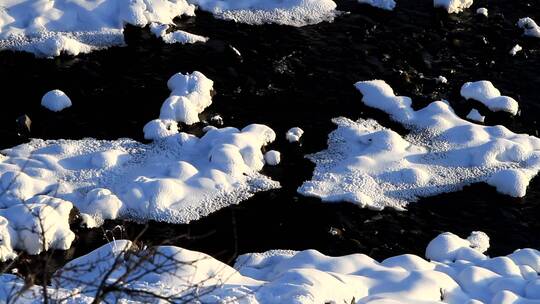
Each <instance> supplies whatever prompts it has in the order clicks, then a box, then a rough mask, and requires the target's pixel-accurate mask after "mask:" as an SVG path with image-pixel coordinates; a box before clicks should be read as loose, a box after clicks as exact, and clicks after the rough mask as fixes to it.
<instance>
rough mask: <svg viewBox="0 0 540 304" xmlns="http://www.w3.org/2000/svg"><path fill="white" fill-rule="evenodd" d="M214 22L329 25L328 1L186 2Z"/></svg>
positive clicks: (333, 7) (332, 4)
mask: <svg viewBox="0 0 540 304" xmlns="http://www.w3.org/2000/svg"><path fill="white" fill-rule="evenodd" d="M188 1H189V2H190V3H193V4H196V5H197V6H198V7H199V9H202V10H204V11H207V12H210V13H212V14H214V16H216V17H218V18H222V19H225V20H232V21H235V22H240V23H247V24H253V25H255V24H265V23H277V24H282V25H290V26H304V25H309V24H316V23H320V22H324V21H332V20H333V19H334V17H335V16H336V14H337V11H336V6H337V5H336V3H335V2H334V1H332V0H243V1H238V0H188Z"/></svg>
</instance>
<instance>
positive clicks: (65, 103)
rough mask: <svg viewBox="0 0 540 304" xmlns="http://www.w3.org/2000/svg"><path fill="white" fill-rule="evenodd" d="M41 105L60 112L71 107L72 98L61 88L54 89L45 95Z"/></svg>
mask: <svg viewBox="0 0 540 304" xmlns="http://www.w3.org/2000/svg"><path fill="white" fill-rule="evenodd" d="M41 105H42V106H43V107H45V108H47V109H49V110H51V111H53V112H60V111H62V110H63V109H65V108H69V107H71V99H69V97H68V96H67V95H66V93H64V92H62V91H60V90H52V91H49V92H47V93H46V94H45V95H43V98H41Z"/></svg>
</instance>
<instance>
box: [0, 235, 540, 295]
mask: <svg viewBox="0 0 540 304" xmlns="http://www.w3.org/2000/svg"><path fill="white" fill-rule="evenodd" d="M488 247H489V238H488V236H487V235H486V234H484V233H482V232H473V233H472V234H471V236H469V237H468V238H467V239H462V238H460V237H459V236H457V235H454V234H452V233H443V234H441V235H439V236H437V237H436V238H435V239H434V240H433V241H431V242H430V243H429V245H428V246H427V249H426V256H427V258H428V259H430V260H425V259H423V258H421V257H419V256H416V255H412V254H404V255H398V256H394V257H390V258H388V259H386V260H383V261H382V262H378V261H376V260H374V259H372V258H371V257H369V256H367V255H365V254H351V255H347V256H340V257H330V256H326V255H324V254H322V253H320V252H318V251H316V250H304V251H290V250H271V251H267V252H263V253H248V254H244V255H241V256H239V257H238V258H237V260H236V263H235V265H234V267H230V266H228V265H227V264H224V263H222V262H220V261H218V260H216V259H214V258H212V257H210V256H208V255H206V254H204V253H200V252H196V251H191V250H187V249H182V248H179V247H174V246H159V247H155V248H151V249H142V250H141V249H137V248H135V246H133V244H132V243H131V242H130V241H126V240H120V241H115V242H113V243H109V244H107V245H104V246H102V247H100V248H98V249H96V250H94V251H92V252H91V253H89V254H87V255H85V256H82V257H80V258H77V259H75V260H73V261H71V262H69V263H68V264H66V265H65V266H64V267H63V268H61V269H60V270H58V271H57V272H56V274H55V275H56V279H53V281H52V286H50V287H49V295H51V296H52V297H59V298H60V297H63V298H68V297H69V296H71V297H73V299H74V301H76V302H77V303H91V302H92V300H93V297H94V296H95V294H96V289H97V287H98V284H99V282H102V281H103V280H105V282H106V283H109V284H112V285H113V286H114V283H115V282H116V283H117V282H118V281H121V284H122V285H121V287H124V288H125V289H126V290H131V292H130V293H126V292H122V291H118V292H114V293H109V294H108V295H107V297H106V298H105V299H103V301H105V302H108V303H117V302H127V301H126V300H132V301H133V300H134V301H136V302H153V301H155V298H146V299H145V298H142V297H143V296H144V293H134V292H133V290H144V291H146V292H148V293H149V294H158V295H160V296H162V297H170V296H173V297H174V299H182V300H184V299H191V298H194V297H196V299H197V302H200V303H225V302H226V303H253V304H257V303H261V304H263V303H264V304H266V303H295V304H316V303H317V304H319V303H365V304H382V303H392V304H394V303H396V304H397V303H424V304H431V303H433V304H435V303H451V304H463V303H470V304H472V303H529V304H536V303H538V301H539V300H540V293H539V292H538V290H539V289H538V288H539V286H540V279H539V277H538V273H537V271H538V270H540V266H539V265H540V263H539V262H540V252H539V251H537V250H534V249H519V250H517V251H515V252H514V253H512V254H509V255H507V256H499V257H494V258H490V257H489V256H487V255H485V254H484V251H485V250H486V249H487V248H488ZM152 253H153V254H152ZM113 265H115V266H116V268H115V271H113V272H109V273H108V274H107V275H108V277H105V273H106V272H107V270H109V269H111V267H113ZM133 265H139V267H136V268H135V270H134V271H130V270H129V269H133ZM149 269H157V271H151V272H149V273H145V271H146V270H149ZM73 278H77V280H73ZM0 283H1V284H0V299H6V298H7V297H8V295H9V294H10V292H14V291H19V290H21V289H23V288H25V287H26V288H25V289H24V294H23V296H24V298H25V299H31V300H29V303H39V302H40V301H41V300H42V299H41V294H40V288H41V286H26V285H25V283H24V281H23V280H22V279H20V278H17V277H16V276H14V275H10V274H4V275H1V276H0ZM135 297H137V298H135Z"/></svg>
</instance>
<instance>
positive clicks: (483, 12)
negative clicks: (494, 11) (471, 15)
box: [476, 7, 489, 17]
mask: <svg viewBox="0 0 540 304" xmlns="http://www.w3.org/2000/svg"><path fill="white" fill-rule="evenodd" d="M476 14H478V15H484V16H485V17H488V15H489V12H488V9H487V8H485V7H481V8H479V9H477V10H476Z"/></svg>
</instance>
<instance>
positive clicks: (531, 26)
mask: <svg viewBox="0 0 540 304" xmlns="http://www.w3.org/2000/svg"><path fill="white" fill-rule="evenodd" d="M517 26H518V27H520V28H522V29H523V35H525V36H531V37H536V38H540V26H538V24H536V22H534V20H533V19H532V18H529V17H525V18H521V19H519V21H518V23H517Z"/></svg>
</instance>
